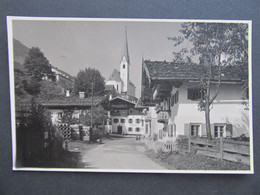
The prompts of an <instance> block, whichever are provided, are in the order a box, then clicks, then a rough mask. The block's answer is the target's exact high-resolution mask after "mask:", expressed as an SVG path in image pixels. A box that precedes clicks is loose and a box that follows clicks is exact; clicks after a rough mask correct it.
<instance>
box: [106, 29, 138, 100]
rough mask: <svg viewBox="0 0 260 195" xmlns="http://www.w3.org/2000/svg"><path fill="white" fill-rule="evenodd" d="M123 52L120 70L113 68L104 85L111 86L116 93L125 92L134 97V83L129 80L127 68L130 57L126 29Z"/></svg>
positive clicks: (128, 67)
mask: <svg viewBox="0 0 260 195" xmlns="http://www.w3.org/2000/svg"><path fill="white" fill-rule="evenodd" d="M125 36H126V40H125V46H124V53H123V57H122V60H121V63H120V71H118V70H116V69H114V71H113V72H112V74H111V75H110V77H109V79H108V80H107V81H106V87H107V88H109V87H110V86H113V87H114V89H115V90H116V92H117V94H126V95H129V96H133V97H135V85H134V84H133V83H132V82H131V81H130V78H129V69H130V58H129V52H128V42H127V31H125Z"/></svg>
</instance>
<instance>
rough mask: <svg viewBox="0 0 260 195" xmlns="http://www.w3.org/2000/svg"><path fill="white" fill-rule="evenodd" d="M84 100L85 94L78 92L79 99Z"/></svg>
mask: <svg viewBox="0 0 260 195" xmlns="http://www.w3.org/2000/svg"><path fill="white" fill-rule="evenodd" d="M84 98H85V92H82V91H80V92H79V99H84Z"/></svg>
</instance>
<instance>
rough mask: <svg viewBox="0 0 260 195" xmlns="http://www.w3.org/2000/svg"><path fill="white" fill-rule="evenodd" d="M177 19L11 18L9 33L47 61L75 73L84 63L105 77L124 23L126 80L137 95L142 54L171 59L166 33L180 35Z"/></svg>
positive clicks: (118, 50) (120, 48)
mask: <svg viewBox="0 0 260 195" xmlns="http://www.w3.org/2000/svg"><path fill="white" fill-rule="evenodd" d="M180 25H181V23H179V22H158V21H157V22H141V20H140V21H139V22H133V21H51V20H50V21H35V20H26V21H25V20H14V22H13V36H14V38H15V39H17V40H19V41H21V42H22V43H23V44H24V45H26V46H27V47H29V48H31V47H39V48H40V49H41V51H42V52H43V53H44V55H45V57H47V59H48V60H49V61H50V63H51V64H52V65H53V66H55V67H58V68H59V69H61V70H64V71H66V72H68V73H69V74H71V75H72V76H76V75H77V73H78V72H79V70H84V69H85V68H86V67H92V68H96V69H98V70H99V71H100V72H101V74H102V75H103V76H104V78H105V79H108V77H109V75H110V74H111V73H112V71H113V70H114V69H117V70H119V64H120V61H121V59H122V55H123V52H124V45H125V27H127V36H128V47H129V56H130V61H131V66H130V80H131V81H132V82H133V83H134V84H135V86H136V95H137V97H140V88H141V65H142V56H143V58H144V59H150V60H158V61H159V60H166V61H172V59H173V54H172V52H173V51H179V50H180V49H181V48H175V47H174V46H173V42H172V41H170V40H168V39H167V37H169V36H178V35H180V33H179V29H180Z"/></svg>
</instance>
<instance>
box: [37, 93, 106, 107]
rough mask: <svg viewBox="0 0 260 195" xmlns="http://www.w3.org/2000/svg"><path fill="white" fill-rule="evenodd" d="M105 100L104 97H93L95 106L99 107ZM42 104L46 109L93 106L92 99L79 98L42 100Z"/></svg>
mask: <svg viewBox="0 0 260 195" xmlns="http://www.w3.org/2000/svg"><path fill="white" fill-rule="evenodd" d="M104 99H105V97H104V96H96V97H93V106H97V105H98V104H100V103H101V102H102V101H103V100H104ZM40 104H41V105H42V106H46V107H66V106H83V107H85V106H86V107H88V106H91V97H87V98H84V99H80V98H79V97H77V96H71V97H58V98H53V99H51V100H43V99H40Z"/></svg>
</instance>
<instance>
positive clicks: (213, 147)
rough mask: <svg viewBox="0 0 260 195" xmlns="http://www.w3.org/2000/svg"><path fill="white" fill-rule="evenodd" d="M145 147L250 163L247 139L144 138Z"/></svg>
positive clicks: (159, 150) (158, 150)
mask: <svg viewBox="0 0 260 195" xmlns="http://www.w3.org/2000/svg"><path fill="white" fill-rule="evenodd" d="M143 142H144V143H145V144H146V146H147V148H148V149H150V150H153V151H154V152H155V153H158V152H172V151H180V152H196V154H202V155H206V156H209V157H213V158H218V159H221V160H223V159H225V160H229V161H233V162H241V163H244V164H247V165H250V144H249V142H248V141H235V140H230V139H223V138H219V139H212V140H208V139H207V138H200V137H187V136H181V137H178V138H177V139H176V140H173V141H166V142H159V141H153V140H152V139H144V140H143Z"/></svg>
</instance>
